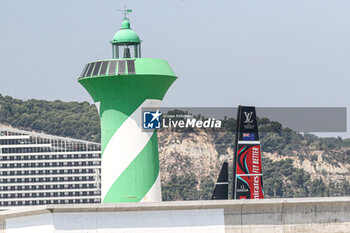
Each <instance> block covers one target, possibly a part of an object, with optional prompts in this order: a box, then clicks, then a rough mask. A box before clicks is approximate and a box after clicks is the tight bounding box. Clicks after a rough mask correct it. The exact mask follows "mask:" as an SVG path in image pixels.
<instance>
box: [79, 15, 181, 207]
mask: <svg viewBox="0 0 350 233" xmlns="http://www.w3.org/2000/svg"><path fill="white" fill-rule="evenodd" d="M128 12H131V10H125V12H124V13H125V17H124V20H123V23H122V27H121V29H120V30H119V31H118V32H117V33H116V34H115V36H114V38H113V40H112V41H111V44H112V54H113V58H112V59H104V60H97V61H92V62H89V63H88V64H87V65H86V66H85V68H84V69H83V72H82V73H81V75H80V77H79V83H80V84H81V85H82V86H83V87H84V88H85V89H86V90H87V91H88V92H89V94H90V95H91V97H92V99H93V100H94V102H95V104H96V106H97V109H98V111H99V114H100V120H101V144H102V166H101V190H102V193H101V196H102V202H103V203H117V202H140V201H152V202H157V201H161V187H160V175H159V158H158V142H157V132H156V130H154V129H152V130H147V131H145V130H143V121H142V109H143V108H155V109H157V108H158V107H159V105H160V103H161V100H162V99H163V97H164V95H165V93H166V92H167V90H168V88H169V87H170V86H171V84H172V83H173V82H174V81H175V79H176V76H175V74H174V72H173V70H172V69H171V67H170V66H169V64H168V62H167V61H165V60H162V59H153V58H141V42H142V41H141V40H140V38H139V36H138V35H137V34H136V33H135V32H134V31H133V30H132V29H131V27H130V21H129V19H128V18H126V13H128Z"/></svg>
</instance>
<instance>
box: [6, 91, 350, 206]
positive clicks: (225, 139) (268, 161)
mask: <svg viewBox="0 0 350 233" xmlns="http://www.w3.org/2000/svg"><path fill="white" fill-rule="evenodd" d="M175 111H177V110H175ZM178 112H180V113H181V111H178ZM182 113H184V112H182ZM198 117H202V118H203V116H198ZM235 123H236V121H235V119H234V118H225V119H224V120H223V127H224V130H220V131H215V130H212V129H185V130H182V131H181V130H180V131H174V130H170V129H161V130H160V131H159V132H158V139H159V153H160V167H161V175H162V191H163V199H164V200H196V199H209V198H210V197H211V193H212V191H213V188H214V183H215V181H216V178H217V175H218V172H219V169H220V166H221V163H222V162H223V161H229V164H230V167H231V172H232V159H233V148H234V133H233V132H235V127H236V126H235ZM0 124H2V125H7V126H11V127H15V128H19V129H24V130H29V131H36V132H44V133H47V134H52V135H57V136H64V137H70V138H76V139H83V140H89V141H94V142H99V141H100V125H99V117H98V113H97V110H96V107H95V106H94V105H92V104H89V103H88V102H62V101H60V100H56V101H45V100H35V99H30V100H26V101H24V100H19V99H14V98H12V97H9V96H2V95H0ZM259 130H260V138H261V146H262V151H263V173H264V175H263V180H264V191H265V196H266V197H309V196H311V197H314V196H345V195H350V185H349V170H350V139H342V138H339V137H338V138H319V137H317V136H315V135H312V134H300V133H297V132H295V131H293V130H291V129H288V128H283V126H282V125H281V124H280V123H278V122H275V121H270V120H269V119H266V118H262V119H259ZM230 190H232V187H230Z"/></svg>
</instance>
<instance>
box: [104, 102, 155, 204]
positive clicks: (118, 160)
mask: <svg viewBox="0 0 350 233" xmlns="http://www.w3.org/2000/svg"><path fill="white" fill-rule="evenodd" d="M160 103H161V101H160V100H154V99H147V100H145V101H144V102H143V103H142V104H141V105H140V106H139V107H138V108H137V109H136V110H135V111H134V112H133V113H132V114H131V115H130V116H129V117H128V118H127V119H126V120H125V121H124V122H123V124H122V125H121V126H120V127H119V129H118V130H117V131H116V132H115V133H114V135H113V136H112V138H111V139H110V140H109V142H108V144H107V146H106V148H105V150H104V153H103V158H102V166H101V167H102V169H103V171H102V177H101V181H102V182H101V195H102V200H103V199H104V198H105V196H106V194H107V193H108V191H109V189H110V188H111V187H112V185H113V183H114V182H115V181H116V180H117V179H118V177H119V176H120V175H121V174H122V173H123V171H124V170H125V169H126V168H127V167H128V166H129V165H130V163H131V162H132V161H133V160H134V159H135V158H136V157H137V156H138V154H139V153H140V152H141V151H142V149H143V148H144V147H145V146H146V145H147V143H148V141H149V140H150V139H151V137H152V135H153V133H154V130H151V131H147V132H145V131H143V130H142V127H143V125H142V124H143V122H142V117H141V116H142V112H141V111H142V108H158V107H159V105H160Z"/></svg>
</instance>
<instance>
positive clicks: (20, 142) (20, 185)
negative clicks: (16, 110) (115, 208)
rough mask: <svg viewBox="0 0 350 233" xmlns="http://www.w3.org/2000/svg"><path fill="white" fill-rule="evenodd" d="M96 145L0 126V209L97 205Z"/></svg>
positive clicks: (98, 151) (98, 160)
mask: <svg viewBox="0 0 350 233" xmlns="http://www.w3.org/2000/svg"><path fill="white" fill-rule="evenodd" d="M100 167H101V146H100V144H98V143H94V142H88V141H83V140H77V139H71V138H65V137H57V136H53V135H48V134H42V133H34V132H28V131H23V130H17V129H13V128H8V127H3V126H1V127H0V206H24V205H45V204H78V203H100V202H101V197H100V195H101V188H100V173H101V168H100Z"/></svg>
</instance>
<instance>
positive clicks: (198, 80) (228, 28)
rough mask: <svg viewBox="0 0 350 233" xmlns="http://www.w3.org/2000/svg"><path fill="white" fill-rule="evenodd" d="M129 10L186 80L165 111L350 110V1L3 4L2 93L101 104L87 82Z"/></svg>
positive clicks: (152, 51)
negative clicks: (84, 76)
mask: <svg viewBox="0 0 350 233" xmlns="http://www.w3.org/2000/svg"><path fill="white" fill-rule="evenodd" d="M125 4H126V5H127V7H128V8H131V9H132V10H133V12H132V13H131V14H130V15H129V18H130V21H131V27H132V28H133V30H135V31H136V32H137V33H138V35H139V36H140V38H141V39H142V40H143V43H142V56H143V57H150V58H163V59H166V60H167V61H168V62H169V64H170V65H171V67H172V68H173V70H174V72H175V74H176V75H177V76H178V79H177V80H176V82H175V83H174V84H173V85H172V87H171V88H170V89H169V91H168V93H167V95H166V96H165V98H164V101H163V104H162V105H163V106H164V107H174V106H179V107H180V106H184V107H194V106H196V107H231V106H237V105H238V104H243V105H254V106H258V107H347V108H349V107H350V102H349V100H350V91H349V86H350V78H349V77H350V43H349V42H350V27H349V22H350V14H349V12H350V1H349V0H332V1H330V0H308V1H296V0H283V1H281V0H264V1H261V0H250V1H244V0H218V1H209V0H147V1H140V0H139V1H136V0H130V1H126V0H124V1H111V0H100V1H92V0H74V1H68V0H61V1H47V0H46V1H44V0H40V1H39V0H31V1H25V0H12V1H3V2H2V4H1V8H0V29H1V32H0V94H2V95H10V96H12V97H15V98H20V99H32V98H36V99H45V100H56V99H59V100H63V101H89V102H92V99H91V97H90V96H89V95H88V93H87V92H86V91H85V90H84V88H83V87H82V86H80V85H79V83H78V82H77V77H78V76H79V74H80V73H81V71H82V69H83V67H84V65H85V64H86V63H88V62H89V61H92V60H96V59H101V58H111V56H112V52H111V45H110V43H109V41H110V40H111V39H112V38H113V36H114V34H115V32H117V31H118V30H119V29H120V27H121V22H122V18H123V16H122V14H121V13H120V12H118V11H117V9H123V7H124V5H125ZM349 115H350V114H349V112H348V116H349ZM348 125H349V124H348ZM349 131H350V130H348V132H349ZM344 135H348V136H350V134H349V133H347V134H344ZM344 135H342V136H344Z"/></svg>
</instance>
